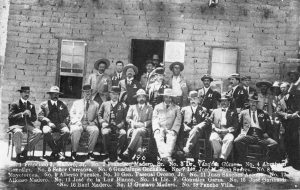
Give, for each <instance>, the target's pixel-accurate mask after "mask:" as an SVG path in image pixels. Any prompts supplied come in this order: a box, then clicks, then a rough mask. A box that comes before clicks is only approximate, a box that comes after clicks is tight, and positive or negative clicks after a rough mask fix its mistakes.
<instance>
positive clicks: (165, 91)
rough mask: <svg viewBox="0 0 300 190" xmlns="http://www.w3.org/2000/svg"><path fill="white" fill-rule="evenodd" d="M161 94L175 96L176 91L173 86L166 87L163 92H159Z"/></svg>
mask: <svg viewBox="0 0 300 190" xmlns="http://www.w3.org/2000/svg"><path fill="white" fill-rule="evenodd" d="M159 95H161V96H175V95H174V92H173V90H172V89H171V88H165V89H164V93H163V94H159Z"/></svg>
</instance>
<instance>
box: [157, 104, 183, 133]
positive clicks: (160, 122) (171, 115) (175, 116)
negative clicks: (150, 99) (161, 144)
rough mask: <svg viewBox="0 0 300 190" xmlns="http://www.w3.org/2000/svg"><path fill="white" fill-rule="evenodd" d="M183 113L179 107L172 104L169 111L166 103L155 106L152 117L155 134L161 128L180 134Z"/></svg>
mask: <svg viewBox="0 0 300 190" xmlns="http://www.w3.org/2000/svg"><path fill="white" fill-rule="evenodd" d="M181 119H182V117H181V113H180V108H179V106H177V105H175V104H171V105H170V107H169V108H168V109H167V108H166V105H165V103H164V102H162V103H160V104H158V105H157V106H155V108H154V111H153V116H152V129H153V132H154V131H155V130H157V129H160V128H165V129H169V130H174V131H176V132H177V134H178V132H179V129H180V126H181Z"/></svg>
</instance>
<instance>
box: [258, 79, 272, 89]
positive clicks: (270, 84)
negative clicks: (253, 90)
mask: <svg viewBox="0 0 300 190" xmlns="http://www.w3.org/2000/svg"><path fill="white" fill-rule="evenodd" d="M263 85H265V86H267V87H268V88H270V87H271V86H272V83H271V82H269V81H260V82H257V83H256V87H257V88H260V87H261V86H263Z"/></svg>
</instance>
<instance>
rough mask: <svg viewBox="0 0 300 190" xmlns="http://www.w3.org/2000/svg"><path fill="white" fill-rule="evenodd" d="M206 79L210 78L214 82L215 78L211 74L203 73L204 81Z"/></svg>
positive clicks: (202, 78)
mask: <svg viewBox="0 0 300 190" xmlns="http://www.w3.org/2000/svg"><path fill="white" fill-rule="evenodd" d="M205 79H208V80H210V82H212V81H213V80H214V79H213V78H212V77H211V76H210V75H209V74H205V75H203V77H201V80H202V81H204V80H205Z"/></svg>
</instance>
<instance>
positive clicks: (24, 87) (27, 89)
mask: <svg viewBox="0 0 300 190" xmlns="http://www.w3.org/2000/svg"><path fill="white" fill-rule="evenodd" d="M17 91H18V92H25V91H30V87H29V86H21V88H20V89H19V90H17Z"/></svg>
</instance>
